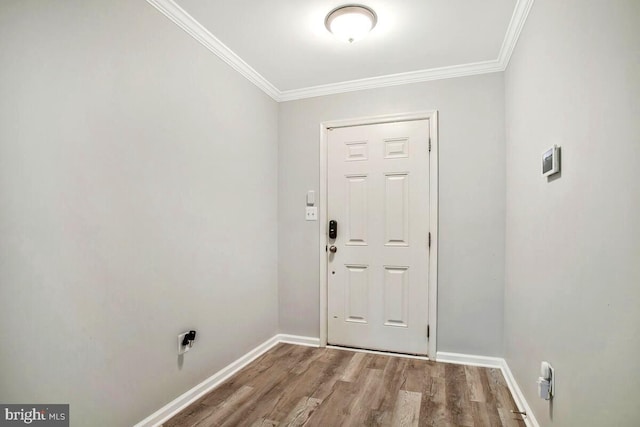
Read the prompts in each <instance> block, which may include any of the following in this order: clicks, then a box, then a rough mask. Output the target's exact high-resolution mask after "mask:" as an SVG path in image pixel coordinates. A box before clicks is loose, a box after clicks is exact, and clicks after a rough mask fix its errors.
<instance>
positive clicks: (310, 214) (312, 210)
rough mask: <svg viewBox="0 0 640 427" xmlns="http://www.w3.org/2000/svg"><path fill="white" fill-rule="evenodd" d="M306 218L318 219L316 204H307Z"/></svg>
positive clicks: (310, 219) (309, 219) (308, 219)
mask: <svg viewBox="0 0 640 427" xmlns="http://www.w3.org/2000/svg"><path fill="white" fill-rule="evenodd" d="M305 219H306V220H307V221H317V220H318V208H317V207H315V206H307V207H306V210H305Z"/></svg>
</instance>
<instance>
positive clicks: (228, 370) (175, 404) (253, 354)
mask: <svg viewBox="0 0 640 427" xmlns="http://www.w3.org/2000/svg"><path fill="white" fill-rule="evenodd" d="M281 342H283V343H289V344H297V345H306V346H311V347H319V346H320V338H312V337H302V336H298V335H286V334H277V335H274V336H273V337H271V338H269V339H268V340H267V341H265V342H263V343H262V344H260V345H259V346H257V347H256V348H254V349H253V350H251V351H249V352H248V353H247V354H245V355H244V356H242V357H240V358H239V359H237V360H236V361H234V362H232V363H230V364H229V365H227V366H225V367H224V368H222V369H221V370H219V371H218V372H216V373H215V374H213V375H212V376H210V377H209V378H207V379H206V380H204V381H203V382H201V383H200V384H198V385H197V386H195V387H194V388H192V389H191V390H188V391H187V392H185V393H183V394H182V395H180V396H179V397H177V398H176V399H174V400H173V401H171V402H169V403H168V404H166V405H165V406H163V407H162V408H160V409H158V410H157V411H156V412H154V413H153V414H151V415H149V416H148V417H147V418H145V419H144V420H142V421H140V422H139V423H138V424H136V425H135V426H134V427H158V426H161V425H162V423H163V422H165V421H167V420H169V419H170V418H172V417H173V416H175V415H176V414H177V413H178V412H180V411H182V410H183V409H184V408H186V407H187V406H189V405H190V404H192V403H193V402H195V401H196V400H198V399H200V398H201V397H202V396H204V395H205V394H207V393H209V392H210V391H211V390H213V389H214V388H216V387H217V386H218V385H220V384H222V383H223V382H224V381H226V380H227V379H228V378H229V377H230V376H232V375H233V374H235V373H236V372H238V371H239V370H240V369H242V368H244V367H245V366H247V365H248V364H249V363H251V362H253V361H254V360H255V359H257V358H258V357H260V356H262V355H263V354H264V353H266V352H267V351H268V350H269V349H271V348H272V347H273V346H275V345H276V344H278V343H281Z"/></svg>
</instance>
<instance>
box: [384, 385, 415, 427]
mask: <svg viewBox="0 0 640 427" xmlns="http://www.w3.org/2000/svg"><path fill="white" fill-rule="evenodd" d="M421 401H422V394H421V393H416V392H413V391H406V390H400V391H399V392H398V399H397V401H396V406H395V408H394V410H393V416H392V417H391V425H393V426H398V427H417V426H418V423H419V419H420V402H421Z"/></svg>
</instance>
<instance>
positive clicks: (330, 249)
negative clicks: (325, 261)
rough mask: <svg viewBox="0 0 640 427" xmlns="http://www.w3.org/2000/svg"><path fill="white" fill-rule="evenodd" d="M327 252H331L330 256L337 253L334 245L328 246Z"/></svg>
mask: <svg viewBox="0 0 640 427" xmlns="http://www.w3.org/2000/svg"><path fill="white" fill-rule="evenodd" d="M329 252H331V253H332V254H335V253H336V252H338V248H336V246H335V245H331V246H329Z"/></svg>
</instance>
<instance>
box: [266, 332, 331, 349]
mask: <svg viewBox="0 0 640 427" xmlns="http://www.w3.org/2000/svg"><path fill="white" fill-rule="evenodd" d="M274 338H277V340H278V342H284V343H287V344H297V345H306V346H309V347H320V338H313V337H303V336H300V335H287V334H278V335H276V336H275V337H274Z"/></svg>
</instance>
